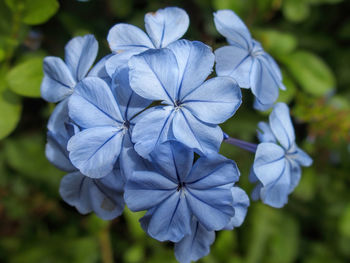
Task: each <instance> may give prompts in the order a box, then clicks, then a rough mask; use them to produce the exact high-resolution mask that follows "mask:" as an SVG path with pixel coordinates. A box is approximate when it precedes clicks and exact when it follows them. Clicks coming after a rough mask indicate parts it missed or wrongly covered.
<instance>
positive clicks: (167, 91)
mask: <svg viewBox="0 0 350 263" xmlns="http://www.w3.org/2000/svg"><path fill="white" fill-rule="evenodd" d="M129 68H130V72H129V75H130V86H131V88H132V89H133V90H134V91H135V92H136V93H137V94H139V95H140V96H141V97H144V98H146V99H150V100H162V101H166V102H167V103H168V104H173V103H174V100H175V96H176V93H177V87H178V86H177V81H178V76H179V75H178V74H179V73H178V72H179V71H178V66H177V62H176V58H175V56H174V54H173V52H171V50H169V49H167V48H164V49H157V50H156V49H151V50H147V51H145V52H143V53H142V54H139V55H136V56H133V57H132V58H131V59H130V60H129Z"/></svg>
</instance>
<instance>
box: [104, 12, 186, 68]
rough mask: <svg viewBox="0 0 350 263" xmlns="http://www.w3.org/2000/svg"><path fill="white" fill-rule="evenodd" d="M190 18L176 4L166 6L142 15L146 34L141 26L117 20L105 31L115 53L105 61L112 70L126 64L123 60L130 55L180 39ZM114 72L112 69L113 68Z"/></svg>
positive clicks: (125, 60)
mask: <svg viewBox="0 0 350 263" xmlns="http://www.w3.org/2000/svg"><path fill="white" fill-rule="evenodd" d="M188 25H189V18H188V15H187V13H186V12H185V10H183V9H181V8H178V7H167V8H164V9H159V10H158V11H157V12H154V13H148V14H146V15H145V27H146V32H147V34H146V33H145V32H144V31H142V30H141V29H140V28H138V27H136V26H133V25H129V24H124V23H119V24H116V25H115V26H113V27H112V28H111V29H110V30H109V33H108V36H107V40H108V43H109V47H110V48H111V50H112V52H113V53H114V54H117V55H114V56H112V57H111V58H110V59H109V60H108V61H107V67H112V68H113V69H114V68H115V67H116V65H118V66H119V67H123V66H125V62H126V64H127V61H128V60H129V58H130V57H131V56H133V55H136V54H139V53H141V52H144V51H146V50H148V49H158V48H164V47H166V46H168V45H169V44H171V43H172V42H174V41H176V40H178V39H180V38H181V37H182V36H183V35H184V34H185V32H186V31H187V28H188ZM113 72H114V71H113Z"/></svg>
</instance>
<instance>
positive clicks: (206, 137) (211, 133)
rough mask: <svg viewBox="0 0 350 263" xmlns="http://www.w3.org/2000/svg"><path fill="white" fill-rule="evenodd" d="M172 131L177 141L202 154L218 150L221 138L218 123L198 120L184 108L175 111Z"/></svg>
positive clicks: (221, 134)
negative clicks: (212, 123) (213, 123)
mask: <svg viewBox="0 0 350 263" xmlns="http://www.w3.org/2000/svg"><path fill="white" fill-rule="evenodd" d="M172 131H173V133H174V136H175V138H176V139H177V140H178V141H180V142H182V143H183V144H185V145H186V146H187V147H190V148H193V149H194V150H195V151H197V152H199V153H203V154H209V153H212V152H218V151H219V148H220V144H221V142H222V139H223V133H222V131H221V129H220V127H219V126H218V125H211V124H206V123H204V122H202V121H200V120H198V119H197V118H195V117H194V116H193V115H192V113H190V112H189V111H188V110H187V109H186V108H182V109H180V110H178V111H176V112H175V114H174V119H173V123H172Z"/></svg>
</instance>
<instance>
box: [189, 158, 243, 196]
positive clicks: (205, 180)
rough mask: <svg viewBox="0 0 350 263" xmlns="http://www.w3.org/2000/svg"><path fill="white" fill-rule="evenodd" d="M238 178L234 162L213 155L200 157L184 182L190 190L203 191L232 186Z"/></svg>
mask: <svg viewBox="0 0 350 263" xmlns="http://www.w3.org/2000/svg"><path fill="white" fill-rule="evenodd" d="M239 176H240V173H239V170H238V167H237V165H236V163H235V162H234V161H232V160H230V159H227V158H226V157H224V156H222V155H220V154H216V153H215V154H210V155H207V156H202V157H200V158H199V159H198V160H197V161H196V163H195V164H194V166H193V168H192V170H191V173H190V174H189V175H188V176H187V178H186V179H185V182H186V185H187V186H188V187H190V188H191V189H192V188H193V189H198V190H204V189H209V188H212V187H219V186H225V185H228V184H229V185H231V186H233V184H234V183H235V182H237V181H238V179H239ZM230 188H231V187H230Z"/></svg>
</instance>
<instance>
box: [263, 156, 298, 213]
mask: <svg viewBox="0 0 350 263" xmlns="http://www.w3.org/2000/svg"><path fill="white" fill-rule="evenodd" d="M290 172H291V168H290V164H289V162H287V161H285V162H284V168H283V170H282V171H281V172H280V175H279V176H278V177H277V178H276V179H275V180H274V181H273V182H271V183H270V184H268V185H264V187H262V188H261V191H260V195H261V200H262V201H263V203H265V204H267V205H270V206H272V207H275V208H281V207H283V206H284V205H285V204H286V203H287V202H288V194H289V190H290V184H291V179H290V178H291V174H290Z"/></svg>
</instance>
